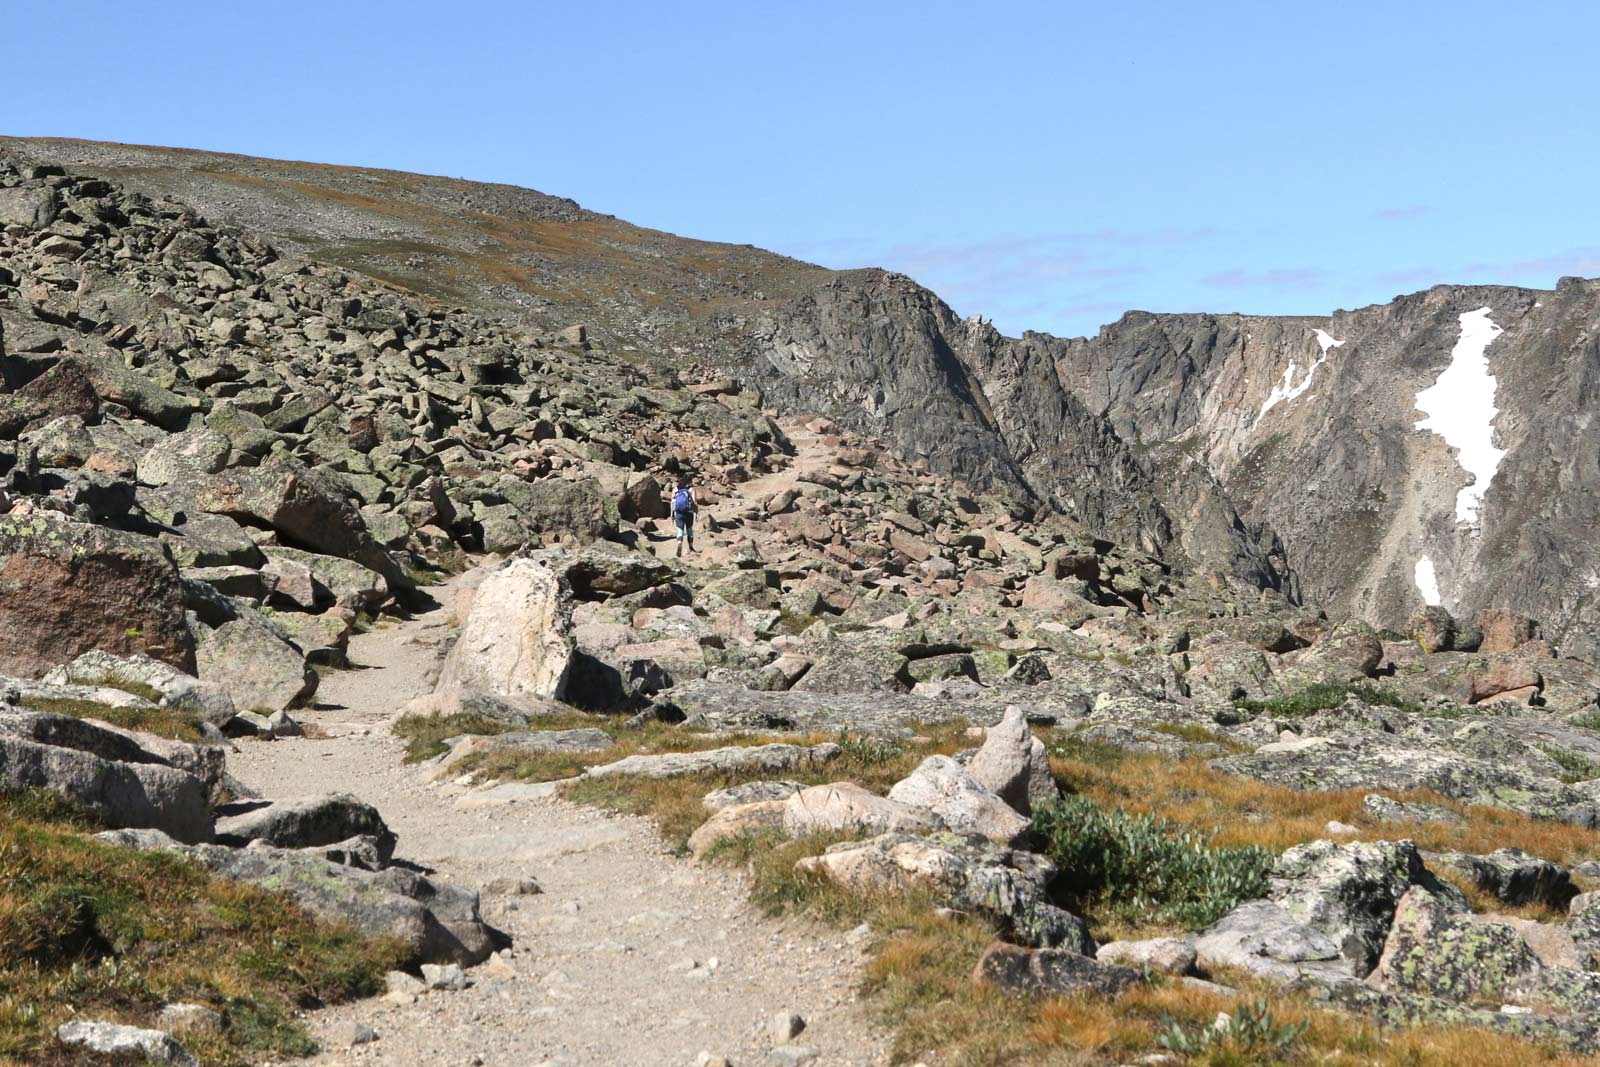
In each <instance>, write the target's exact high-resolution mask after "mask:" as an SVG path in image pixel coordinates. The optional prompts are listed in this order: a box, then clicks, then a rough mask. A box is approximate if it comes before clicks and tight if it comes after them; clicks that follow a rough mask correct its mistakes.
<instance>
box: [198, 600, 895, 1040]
mask: <svg viewBox="0 0 1600 1067" xmlns="http://www.w3.org/2000/svg"><path fill="white" fill-rule="evenodd" d="M432 592H433V594H434V595H435V596H436V597H438V598H439V600H440V605H439V607H438V608H436V609H434V610H432V611H429V612H427V613H426V614H421V615H418V616H416V617H414V618H412V619H409V620H406V621H404V622H399V623H388V624H381V625H380V627H379V628H378V629H375V630H373V631H372V632H369V633H364V634H357V635H355V636H354V637H353V638H352V640H351V644H350V661H351V663H352V665H353V667H352V669H350V670H345V671H337V672H330V673H328V674H327V675H326V676H325V677H324V679H323V682H322V687H321V689H320V690H319V692H318V698H319V704H318V706H317V708H315V709H312V710H309V711H307V712H305V713H303V714H301V721H303V722H305V723H307V724H311V725H314V726H316V727H318V728H319V729H318V730H317V731H314V732H318V733H325V734H326V735H327V736H326V737H318V738H297V739H292V740H287V741H276V742H270V743H266V742H253V743H245V744H242V745H240V746H239V748H240V750H239V751H238V752H237V753H234V754H232V755H230V757H229V762H230V765H231V767H232V769H233V771H234V773H235V774H236V775H237V776H238V777H239V778H240V779H241V780H242V781H244V782H245V783H246V784H247V785H250V786H252V787H254V788H256V789H258V790H260V791H261V792H262V793H263V794H265V795H268V796H272V797H291V796H298V795H306V794H316V793H327V792H348V793H353V794H354V795H355V796H357V797H359V798H361V799H362V800H365V801H367V802H369V803H371V804H373V805H375V806H376V807H377V808H378V809H379V811H381V812H382V814H383V817H384V819H385V820H386V821H387V822H388V824H389V826H390V827H391V828H392V829H393V830H394V831H395V832H396V833H397V834H398V835H399V839H400V843H399V848H398V850H397V852H396V858H397V859H399V860H403V861H406V862H410V863H415V864H418V865H420V866H422V867H424V868H430V869H434V870H436V871H437V872H438V874H439V876H441V877H443V878H445V879H446V880H449V881H452V882H456V883H458V884H463V885H467V886H472V887H482V886H484V885H486V884H488V883H489V882H491V881H492V880H494V879H497V878H512V879H517V878H532V879H534V880H536V881H537V882H538V883H539V885H540V886H541V887H542V889H543V892H542V893H541V894H537V895H523V896H494V895H490V894H488V893H485V894H484V897H483V914H484V918H485V919H486V920H487V921H488V922H490V923H491V924H492V925H494V926H495V927H497V928H498V929H500V930H502V931H504V932H505V933H507V934H508V935H510V936H511V938H512V939H513V946H512V948H511V949H510V950H509V951H507V952H505V953H503V955H504V957H505V958H504V960H503V962H502V961H493V960H491V962H490V963H488V964H485V965H482V966H479V967H477V968H473V969H471V970H469V971H468V977H469V978H470V979H471V981H472V985H471V986H470V987H469V988H468V989H466V990H464V991H461V992H453V993H452V992H434V993H429V994H426V995H423V996H421V997H419V998H418V999H417V1000H416V1002H415V1003H413V1004H409V1005H406V1004H399V1003H395V1002H394V1001H391V1000H386V999H384V998H382V997H380V998H376V999H372V1000H367V1001H362V1002H358V1003H355V1004H350V1005H344V1006H340V1007H337V1008H332V1009H328V1010H324V1011H321V1012H317V1013H315V1014H314V1015H313V1016H312V1018H311V1019H310V1020H309V1025H310V1029H311V1030H312V1032H313V1034H314V1035H315V1036H317V1037H318V1038H319V1040H321V1041H322V1043H323V1045H324V1048H325V1049H326V1051H325V1052H323V1053H322V1054H320V1055H319V1056H317V1057H316V1058H314V1059H312V1060H310V1061H307V1062H309V1063H311V1064H314V1065H323V1064H372V1065H394V1067H416V1065H419V1064H430V1065H457V1064H459V1065H482V1067H540V1065H552V1067H554V1065H561V1067H579V1065H582V1067H590V1065H593V1067H604V1065H616V1067H633V1065H639V1067H644V1065H650V1067H662V1065H685V1067H688V1065H693V1064H695V1063H696V1062H697V1059H698V1058H699V1056H700V1054H701V1053H702V1052H709V1053H711V1054H713V1055H717V1056H725V1057H727V1059H728V1060H729V1061H730V1062H731V1063H733V1064H735V1065H736V1067H746V1065H750V1064H765V1063H767V1062H768V1056H769V1053H771V1051H772V1049H773V1048H774V1047H775V1046H776V1045H777V1044H779V1043H778V1042H776V1041H775V1040H774V1039H773V1036H772V1034H771V1028H772V1023H771V1020H772V1017H773V1016H774V1015H775V1014H776V1013H779V1012H796V1013H798V1014H800V1015H802V1016H804V1017H805V1019H806V1020H807V1023H808V1025H807V1026H806V1028H805V1031H804V1032H803V1033H802V1034H801V1035H800V1036H799V1037H798V1038H795V1039H794V1040H793V1042H792V1044H795V1045H802V1046H808V1047H810V1048H813V1049H815V1050H817V1052H818V1057H817V1059H815V1060H814V1061H811V1062H814V1063H815V1064H817V1065H818V1067H867V1065H876V1064H884V1063H887V1062H888V1056H887V1047H888V1039H887V1036H886V1035H885V1034H884V1033H883V1031H882V1030H881V1028H879V1027H877V1026H876V1025H874V1023H873V1022H872V1021H871V1019H870V1018H869V1009H867V1008H864V1007H863V1006H862V1005H860V1004H859V1003H858V1002H857V989H858V987H859V984H860V980H861V967H862V964H863V961H864V953H865V948H864V946H863V945H861V944H858V943H853V942H856V941H859V940H860V939H853V938H850V937H849V936H848V934H847V932H845V931H841V930H835V929H832V928H828V927H823V926H819V925H817V924H815V923H812V922H809V921H806V920H803V919H798V918H782V919H773V918H770V917H767V916H765V915H763V914H762V913H760V912H758V911H757V910H755V909H754V908H752V907H751V905H750V904H749V903H748V899H747V895H746V886H745V885H744V883H743V879H742V878H741V877H740V876H739V875H738V874H737V873H736V872H733V871H730V870H728V869H726V868H715V867H711V868H702V867H696V866H693V865H691V864H689V863H688V862H687V861H686V860H683V859H679V858H676V857H673V856H671V855H669V854H666V853H664V851H663V849H664V845H663V843H662V841H661V839H660V837H659V836H658V835H657V834H656V833H655V831H654V828H653V827H652V826H651V824H650V823H649V822H648V821H647V820H645V819H642V818H637V817H629V816H617V815H612V814H609V813H605V812H600V811H597V810H593V809H589V808H583V807H578V806H576V805H572V804H569V803H567V802H565V801H563V800H560V799H558V798H555V797H553V796H549V795H540V794H543V793H546V792H547V790H545V789H541V788H528V787H520V786H519V787H514V788H512V789H508V790H501V791H499V793H501V794H511V795H512V796H513V797H514V798H515V799H510V800H507V799H502V798H499V797H485V796H484V794H482V793H477V794H473V795H472V796H471V797H466V796H463V795H462V794H463V793H464V791H463V790H462V789H461V788H460V787H458V786H449V785H446V786H443V787H441V786H428V785H424V784H422V782H421V781H420V779H419V777H418V772H417V769H416V768H415V767H410V766H406V765H405V764H403V763H402V755H403V751H402V745H401V743H400V742H399V740H398V739H396V738H395V737H393V736H392V735H391V734H390V733H389V731H388V728H387V722H388V720H389V719H390V718H391V717H392V716H393V715H394V714H395V713H396V711H397V710H398V709H399V708H400V707H401V706H402V705H404V704H405V703H406V702H407V701H408V700H410V699H411V698H413V697H415V696H418V695H421V694H423V693H425V692H427V691H428V690H429V689H430V688H431V675H430V670H431V668H432V667H433V665H434V664H435V662H436V660H437V655H438V648H439V645H440V643H441V641H442V640H443V639H444V636H445V634H446V630H447V627H448V625H449V624H450V622H451V618H452V606H451V601H452V599H453V598H452V590H451V588H450V587H442V588H440V589H436V590H432ZM352 1024H365V1025H368V1026H370V1027H372V1029H374V1030H376V1031H377V1034H378V1040H376V1041H374V1042H372V1043H370V1044H365V1045H357V1046H355V1047H354V1048H341V1047H339V1046H340V1044H341V1043H345V1042H347V1041H348V1032H349V1030H350V1029H351V1026H352Z"/></svg>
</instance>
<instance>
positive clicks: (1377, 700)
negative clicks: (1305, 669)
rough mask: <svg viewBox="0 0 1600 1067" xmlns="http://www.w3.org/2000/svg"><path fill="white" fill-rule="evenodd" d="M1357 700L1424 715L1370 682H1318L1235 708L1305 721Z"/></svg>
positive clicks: (1240, 703) (1239, 703) (1412, 704)
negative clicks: (1320, 712) (1348, 701)
mask: <svg viewBox="0 0 1600 1067" xmlns="http://www.w3.org/2000/svg"><path fill="white" fill-rule="evenodd" d="M1350 697H1355V698H1356V699H1357V700H1359V701H1361V702H1362V703H1363V704H1368V705H1370V706H1372V707H1384V708H1394V709H1395V710H1396V711H1403V712H1405V713H1406V714H1408V715H1421V714H1422V713H1423V708H1422V705H1420V704H1417V703H1415V702H1414V701H1410V700H1407V699H1406V698H1405V697H1403V696H1401V695H1400V694H1398V693H1396V692H1394V691H1393V690H1390V689H1385V688H1384V687H1383V686H1380V685H1373V684H1372V683H1370V682H1359V683H1356V684H1354V685H1346V684H1342V683H1334V682H1316V683H1313V684H1312V685H1308V686H1306V687H1305V688H1304V689H1302V690H1300V691H1299V692H1296V693H1290V694H1289V695H1287V696H1281V697H1273V698H1272V699H1271V700H1240V701H1235V702H1234V707H1236V708H1238V709H1239V710H1240V711H1243V712H1246V713H1248V714H1250V715H1252V716H1255V715H1270V716H1271V717H1273V718H1275V719H1302V718H1305V717H1306V716H1308V715H1315V714H1316V713H1317V712H1319V711H1328V710H1330V709H1332V708H1336V707H1338V706H1339V705H1341V704H1343V703H1344V702H1345V701H1346V700H1348V699H1349V698H1350Z"/></svg>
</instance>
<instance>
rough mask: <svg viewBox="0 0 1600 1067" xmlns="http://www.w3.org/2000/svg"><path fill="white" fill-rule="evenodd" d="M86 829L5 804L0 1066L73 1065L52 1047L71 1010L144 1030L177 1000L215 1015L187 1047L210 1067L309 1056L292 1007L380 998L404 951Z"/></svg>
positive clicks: (0, 814)
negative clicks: (216, 1031)
mask: <svg viewBox="0 0 1600 1067" xmlns="http://www.w3.org/2000/svg"><path fill="white" fill-rule="evenodd" d="M92 828H93V827H92V826H91V825H90V824H89V823H88V822H87V821H86V820H84V819H83V818H82V817H81V816H78V815H75V814H73V813H72V812H70V811H68V810H67V809H65V808H64V807H63V806H62V804H61V802H60V801H59V800H57V799H55V798H54V797H53V796H52V795H50V794H43V793H39V794H32V793H29V794H11V795H7V796H3V797H0V1063H10V1062H14V1063H29V1064H49V1063H55V1062H61V1063H66V1062H81V1060H79V1059H72V1058H63V1054H62V1053H61V1050H59V1049H58V1048H57V1047H56V1045H55V1041H54V1031H55V1027H56V1026H57V1025H59V1024H60V1023H62V1022H65V1021H67V1019H69V1018H70V1017H71V1016H72V1014H73V1013H74V1012H78V1013H81V1014H86V1015H90V1016H92V1017H99V1018H108V1019H113V1020H117V1021H124V1022H128V1023H132V1024H134V1025H140V1026H149V1025H151V1024H152V1023H153V1020H154V1017H155V1014H156V1013H157V1012H158V1011H159V1010H160V1009H161V1007H162V1006H163V1005H164V1004H166V1003H168V1002H171V1001H174V1000H186V1001H196V1002H200V1003H204V1004H208V1005H210V1006H212V1007H214V1008H215V1009H216V1010H218V1011H219V1012H221V1013H222V1014H223V1016H224V1019H225V1025H226V1029H225V1031H224V1033H223V1034H222V1035H221V1036H220V1037H218V1038H214V1039H209V1040H205V1039H202V1040H196V1041H190V1042H188V1044H189V1046H190V1051H191V1052H192V1053H193V1054H194V1055H195V1056H196V1057H197V1058H198V1059H199V1060H200V1062H201V1063H203V1064H206V1065H208V1067H210V1065H216V1067H232V1065H238V1064H244V1063H248V1062H251V1061H252V1060H256V1059H258V1058H260V1057H261V1056H264V1055H272V1056H284V1055H305V1054H307V1053H309V1052H311V1051H313V1050H314V1048H315V1046H314V1044H313V1043H312V1042H311V1041H310V1039H309V1038H308V1037H307V1036H306V1035H305V1033H304V1032H303V1031H301V1030H300V1028H299V1025H298V1024H297V1023H296V1021H295V1014H296V1012H298V1011H299V1010H301V1009H303V1008H307V1007H311V1006H315V1005H317V1004H321V1003H326V1002H330V1001H337V1000H342V999H347V998H349V997H352V996H369V995H372V994H374V993H376V992H378V991H379V990H380V989H381V988H382V976H383V974H384V972H385V971H387V970H389V969H391V968H393V967H395V966H397V965H399V964H401V963H403V962H405V960H406V958H407V956H409V954H410V953H409V951H408V950H407V949H406V948H405V946H403V945H401V944H400V943H399V942H394V941H388V940H384V939H372V938H367V937H363V936H361V935H360V934H358V933H357V932H356V931H354V930H351V929H349V928H346V927H343V926H338V925H334V924H329V923H325V922H322V921H319V920H316V919H314V918H313V917H312V916H310V915H309V914H307V913H306V912H305V911H303V910H301V909H300V908H298V907H296V906H295V905H293V904H292V903H291V902H289V901H288V900H285V899H283V898H281V897H278V896H275V895H274V894H271V893H268V892H266V891H264V890H261V889H257V888H254V887H251V886H246V885H242V884H238V883H232V882H225V881H220V880H216V879H213V878H212V877H211V876H210V875H209V874H208V873H207V872H206V871H205V869H204V868H202V867H200V866H199V865H198V864H196V863H193V862H190V861H188V860H184V859H180V858H178V857H175V856H170V855H166V854H163V853H152V852H142V851H137V850H134V849H123V848H115V847H112V846H109V845H104V844H101V843H100V842H97V841H94V840H91V839H88V838H86V837H84V836H82V831H84V830H87V829H92ZM52 1057H55V1058H54V1059H52Z"/></svg>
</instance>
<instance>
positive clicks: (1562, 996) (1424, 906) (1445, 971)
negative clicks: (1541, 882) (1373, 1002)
mask: <svg viewBox="0 0 1600 1067" xmlns="http://www.w3.org/2000/svg"><path fill="white" fill-rule="evenodd" d="M1369 982H1370V984H1372V985H1373V986H1374V987H1376V988H1378V989H1382V990H1386V991H1389V992H1398V993H1412V994H1422V995H1426V996H1432V997H1438V998H1440V999H1443V1000H1448V1001H1455V1002H1458V1003H1466V1004H1475V1003H1485V1002H1488V1003H1501V1004H1516V1005H1522V1006H1525V1007H1537V1008H1541V1009H1545V1010H1549V1009H1552V1008H1553V1009H1555V1010H1556V1011H1557V1012H1558V1013H1559V1012H1574V1013H1585V1014H1588V1013H1592V1012H1594V1011H1596V1010H1600V975H1596V974H1591V973H1588V972H1583V971H1577V970H1571V969H1568V968H1563V967H1548V966H1546V965H1545V964H1543V963H1542V962H1540V960H1539V958H1538V956H1537V954H1535V952H1534V951H1533V949H1532V948H1531V947H1529V945H1528V943H1527V941H1526V940H1524V939H1523V937H1522V936H1521V935H1519V933H1518V932H1517V930H1516V929H1515V928H1513V927H1511V926H1508V925H1505V924H1503V923H1496V922H1488V921H1472V919H1471V918H1469V917H1467V916H1464V915H1462V914H1461V912H1460V911H1459V910H1457V909H1453V908H1451V907H1450V906H1449V905H1448V904H1446V903H1445V902H1443V901H1441V900H1440V899H1439V897H1438V896H1437V895H1436V894H1434V893H1431V892H1429V891H1428V890H1427V889H1426V888H1424V887H1422V886H1417V887H1414V888H1413V889H1411V890H1410V891H1408V892H1407V893H1406V896H1405V898H1404V899H1403V900H1402V901H1401V902H1400V906H1399V908H1398V910H1397V911H1396V914H1395V919H1394V926H1393V929H1392V930H1391V932H1390V934H1389V938H1388V942H1387V943H1386V944H1385V946H1384V950H1383V956H1382V959H1381V960H1380V961H1379V963H1378V967H1377V969H1376V970H1375V971H1374V972H1373V974H1372V976H1371V978H1370V979H1369Z"/></svg>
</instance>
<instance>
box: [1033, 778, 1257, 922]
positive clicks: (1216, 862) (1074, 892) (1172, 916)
mask: <svg viewBox="0 0 1600 1067" xmlns="http://www.w3.org/2000/svg"><path fill="white" fill-rule="evenodd" d="M1033 826H1034V830H1035V832H1037V833H1038V834H1039V835H1040V836H1041V837H1043V838H1044V841H1045V853H1046V854H1047V855H1048V856H1049V857H1050V859H1051V860H1052V861H1054V862H1055V864H1056V866H1057V868H1058V869H1059V870H1060V874H1059V876H1058V877H1057V880H1056V883H1055V885H1054V886H1053V892H1055V893H1056V894H1057V895H1058V896H1059V897H1060V898H1061V900H1062V901H1063V902H1064V903H1065V905H1066V906H1067V907H1068V908H1070V909H1071V910H1074V911H1078V912H1089V913H1093V914H1095V915H1096V916H1097V917H1102V916H1103V917H1105V918H1109V919H1111V920H1113V921H1118V922H1123V923H1128V924H1131V925H1135V926H1168V925H1170V926H1179V927H1182V928H1184V929H1188V930H1199V929H1202V928H1204V927H1206V926H1209V925H1210V924H1211V923H1213V922H1215V921H1217V920H1218V919H1220V918H1221V917H1222V916H1224V915H1226V914H1227V913H1228V912H1230V911H1232V910H1233V909H1234V908H1235V907H1237V906H1238V905H1239V904H1240V903H1242V902H1244V901H1246V900H1250V899H1253V898H1255V897H1261V896H1265V895H1266V891H1267V872H1268V871H1269V870H1271V868H1272V863H1273V860H1274V855H1273V853H1272V852H1271V851H1269V850H1267V849H1264V848H1259V847H1244V848H1217V847H1215V846H1214V845H1213V844H1212V843H1211V840H1210V838H1208V837H1206V836H1205V835H1203V834H1200V833H1198V832H1196V831H1194V830H1186V829H1183V828H1181V827H1178V826H1175V825H1173V824H1171V823H1169V822H1167V821H1166V820H1164V819H1159V818H1156V817H1155V816H1152V815H1130V814H1128V813H1127V812H1123V811H1119V810H1116V809H1113V808H1102V807H1101V806H1100V805H1098V804H1096V803H1095V802H1094V801H1092V800H1089V799H1088V798H1087V797H1083V796H1074V795H1069V796H1065V797H1062V798H1060V799H1059V800H1053V801H1048V802H1046V803H1044V804H1041V805H1040V806H1039V807H1038V808H1036V809H1035V811H1034V814H1033Z"/></svg>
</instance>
